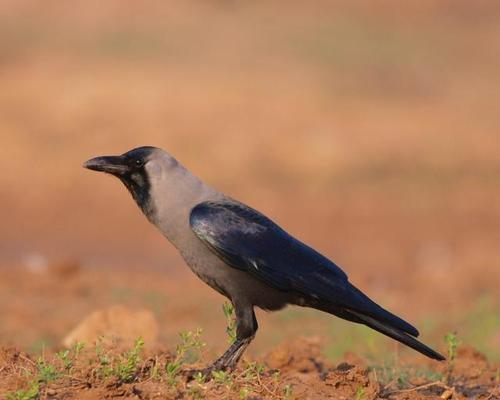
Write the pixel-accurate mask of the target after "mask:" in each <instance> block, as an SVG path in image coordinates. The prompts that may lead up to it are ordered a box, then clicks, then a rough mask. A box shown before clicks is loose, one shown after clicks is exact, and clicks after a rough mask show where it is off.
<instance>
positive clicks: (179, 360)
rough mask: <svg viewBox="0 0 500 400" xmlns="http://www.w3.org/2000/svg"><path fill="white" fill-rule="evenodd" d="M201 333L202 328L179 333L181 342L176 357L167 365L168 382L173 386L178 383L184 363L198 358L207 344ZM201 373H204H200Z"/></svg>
mask: <svg viewBox="0 0 500 400" xmlns="http://www.w3.org/2000/svg"><path fill="white" fill-rule="evenodd" d="M201 334H202V330H201V329H200V328H198V329H197V330H196V331H195V332H190V331H186V332H181V333H180V334H179V336H180V338H181V343H180V344H178V345H177V348H176V351H175V357H174V359H173V360H172V361H170V362H168V363H167V364H166V365H165V372H166V375H167V383H168V384H169V385H171V386H173V385H175V384H176V382H177V377H178V375H179V372H180V371H181V367H182V365H183V364H185V363H186V362H195V361H197V360H198V358H199V355H200V351H201V349H202V348H203V347H204V346H205V343H203V342H202V341H201ZM199 375H202V374H201V373H200V374H199ZM200 379H201V378H200Z"/></svg>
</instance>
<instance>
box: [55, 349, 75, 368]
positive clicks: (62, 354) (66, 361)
mask: <svg viewBox="0 0 500 400" xmlns="http://www.w3.org/2000/svg"><path fill="white" fill-rule="evenodd" d="M56 356H57V358H59V359H60V360H61V362H62V363H63V366H64V369H65V370H66V371H69V370H71V368H72V367H73V360H72V359H71V357H70V353H69V350H61V351H59V352H57V353H56Z"/></svg>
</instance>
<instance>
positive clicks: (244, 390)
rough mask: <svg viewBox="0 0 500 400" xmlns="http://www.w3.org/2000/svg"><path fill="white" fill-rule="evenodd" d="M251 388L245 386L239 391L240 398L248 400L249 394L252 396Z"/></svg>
mask: <svg viewBox="0 0 500 400" xmlns="http://www.w3.org/2000/svg"><path fill="white" fill-rule="evenodd" d="M250 393H251V391H250V389H249V388H247V387H246V386H243V387H242V388H241V389H240V391H239V394H238V395H239V398H240V400H246V399H247V398H248V396H250Z"/></svg>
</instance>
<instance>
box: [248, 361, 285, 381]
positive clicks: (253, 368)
mask: <svg viewBox="0 0 500 400" xmlns="http://www.w3.org/2000/svg"><path fill="white" fill-rule="evenodd" d="M264 370H265V366H264V365H263V364H259V363H256V362H249V363H248V364H247V368H246V370H245V378H246V379H247V380H255V379H257V376H258V375H262V373H263V372H264ZM277 372H278V373H279V371H277Z"/></svg>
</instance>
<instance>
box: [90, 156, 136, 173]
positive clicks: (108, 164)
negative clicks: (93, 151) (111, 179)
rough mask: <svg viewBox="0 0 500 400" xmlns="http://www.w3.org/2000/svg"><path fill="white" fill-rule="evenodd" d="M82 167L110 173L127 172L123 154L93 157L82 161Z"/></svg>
mask: <svg viewBox="0 0 500 400" xmlns="http://www.w3.org/2000/svg"><path fill="white" fill-rule="evenodd" d="M83 167H84V168H88V169H91V170H92V171H100V172H106V173H108V174H112V175H122V174H124V173H126V172H128V170H129V168H128V166H127V165H126V164H125V160H124V157H123V156H105V157H95V158H91V159H90V160H88V161H85V162H84V163H83Z"/></svg>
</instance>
